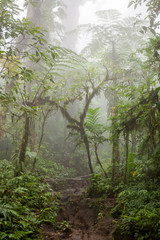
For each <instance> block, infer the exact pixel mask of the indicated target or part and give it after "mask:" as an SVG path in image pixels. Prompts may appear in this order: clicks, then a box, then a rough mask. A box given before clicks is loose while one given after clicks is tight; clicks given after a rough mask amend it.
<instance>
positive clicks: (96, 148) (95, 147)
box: [94, 143, 107, 177]
mask: <svg viewBox="0 0 160 240" xmlns="http://www.w3.org/2000/svg"><path fill="white" fill-rule="evenodd" d="M94 150H95V151H94V152H95V155H96V160H97V163H98V164H99V165H100V167H101V169H102V171H103V173H104V175H105V177H107V173H106V171H105V170H104V168H103V166H102V163H101V161H100V159H99V156H98V147H97V143H95V144H94Z"/></svg>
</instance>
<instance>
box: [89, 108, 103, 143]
mask: <svg viewBox="0 0 160 240" xmlns="http://www.w3.org/2000/svg"><path fill="white" fill-rule="evenodd" d="M99 119H100V107H98V108H95V109H93V108H89V109H88V114H87V116H86V119H85V127H86V130H87V135H88V137H89V139H90V141H91V142H93V143H97V144H100V143H104V142H105V141H106V138H105V137H104V135H103V134H104V133H105V132H106V130H107V128H106V126H104V125H103V124H102V123H101V122H100V120H99Z"/></svg>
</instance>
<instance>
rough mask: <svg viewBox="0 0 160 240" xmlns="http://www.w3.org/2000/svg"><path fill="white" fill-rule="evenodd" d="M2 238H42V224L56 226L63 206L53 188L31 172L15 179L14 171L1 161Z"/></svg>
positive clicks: (0, 201)
mask: <svg viewBox="0 0 160 240" xmlns="http://www.w3.org/2000/svg"><path fill="white" fill-rule="evenodd" d="M2 170H3V175H1V178H0V183H1V186H0V219H1V222H0V238H1V239H17V240H21V239H26V240H27V239H41V232H40V230H41V226H42V224H50V225H52V226H53V227H56V217H57V212H58V210H59V204H58V200H57V197H56V196H54V197H53V196H52V194H51V193H50V188H49V186H48V185H47V184H45V183H43V182H42V179H40V178H39V177H37V176H35V175H34V174H33V173H31V172H27V173H23V174H22V175H21V176H19V177H14V176H13V174H14V168H13V166H12V165H11V164H10V163H8V162H7V161H1V163H0V171H2Z"/></svg>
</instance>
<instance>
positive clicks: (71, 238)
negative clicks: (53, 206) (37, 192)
mask: <svg viewBox="0 0 160 240" xmlns="http://www.w3.org/2000/svg"><path fill="white" fill-rule="evenodd" d="M48 182H49V183H50V185H51V187H52V189H53V190H54V192H53V194H55V191H57V192H60V193H61V196H62V197H61V210H60V212H59V216H58V221H59V222H62V223H63V224H62V229H61V230H59V231H55V230H53V229H52V228H51V227H46V228H45V230H44V231H43V235H44V239H45V240H62V239H63V240H65V239H66V240H112V239H113V238H112V236H113V233H114V230H115V225H114V223H113V218H112V217H111V214H110V210H111V209H112V208H113V207H114V206H115V199H113V198H106V199H103V204H102V201H101V200H100V198H92V197H89V196H88V194H87V193H86V192H85V188H86V187H87V185H88V176H86V177H85V176H83V177H78V178H72V179H67V180H59V181H55V180H49V181H48ZM101 205H102V209H101Z"/></svg>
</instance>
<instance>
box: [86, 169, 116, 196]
mask: <svg viewBox="0 0 160 240" xmlns="http://www.w3.org/2000/svg"><path fill="white" fill-rule="evenodd" d="M89 180H90V186H89V187H88V188H87V192H88V193H89V195H90V196H92V197H93V196H102V195H106V196H112V195H114V192H113V188H112V186H111V184H110V181H109V179H106V178H104V177H102V176H101V174H98V173H97V174H94V175H93V176H92V177H90V178H89Z"/></svg>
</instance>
